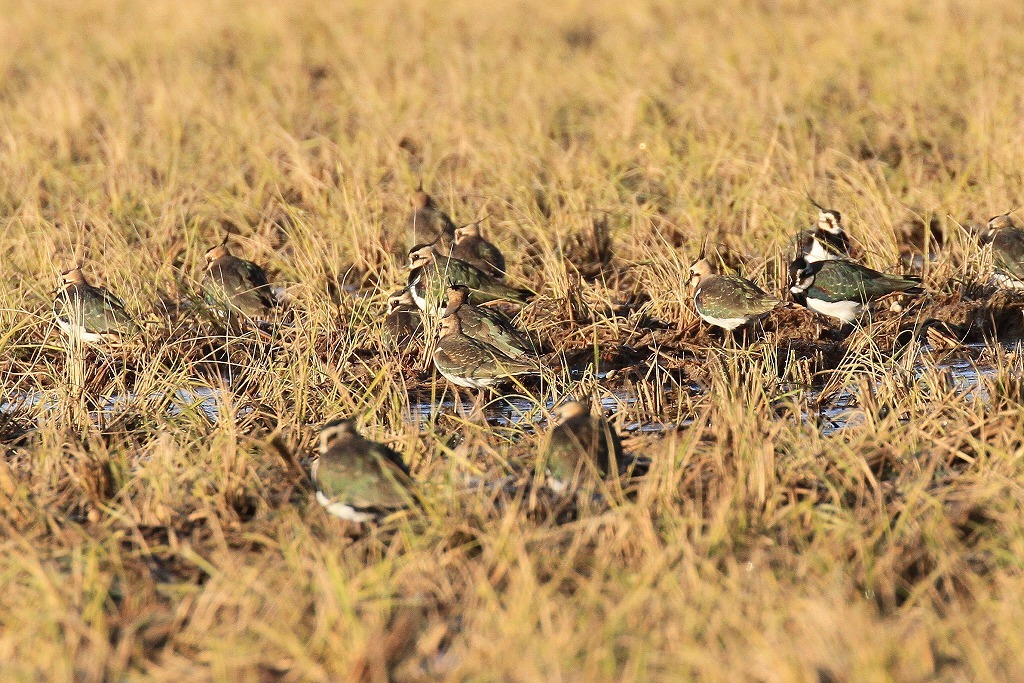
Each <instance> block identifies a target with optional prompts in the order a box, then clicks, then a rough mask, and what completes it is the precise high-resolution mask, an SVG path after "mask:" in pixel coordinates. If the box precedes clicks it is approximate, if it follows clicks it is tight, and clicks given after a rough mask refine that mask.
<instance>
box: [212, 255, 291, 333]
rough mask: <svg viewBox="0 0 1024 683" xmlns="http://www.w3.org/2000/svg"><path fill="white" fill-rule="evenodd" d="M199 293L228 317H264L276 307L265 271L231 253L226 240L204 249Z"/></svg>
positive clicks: (253, 318) (275, 300) (267, 316)
mask: <svg viewBox="0 0 1024 683" xmlns="http://www.w3.org/2000/svg"><path fill="white" fill-rule="evenodd" d="M203 293H204V295H205V297H206V302H207V304H209V305H210V306H211V307H213V308H214V310H216V311H217V312H218V313H220V314H221V315H222V316H223V317H225V318H229V319H230V318H238V317H239V316H242V317H245V318H248V319H250V320H257V321H260V320H268V319H270V318H271V317H272V315H273V312H274V310H275V308H276V307H277V299H276V297H275V296H274V292H273V291H272V290H271V288H270V283H269V282H268V281H267V274H266V273H264V272H263V269H262V268H260V267H259V266H258V265H256V264H255V263H253V262H252V261H246V260H245V259H242V258H238V257H237V256H235V255H233V254H232V253H231V252H230V251H229V250H228V246H227V244H218V245H217V246H215V247H212V248H211V249H209V250H208V251H207V252H206V273H205V275H204V276H203Z"/></svg>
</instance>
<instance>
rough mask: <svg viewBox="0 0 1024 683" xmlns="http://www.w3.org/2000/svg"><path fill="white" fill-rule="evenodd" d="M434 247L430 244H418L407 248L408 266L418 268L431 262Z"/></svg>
mask: <svg viewBox="0 0 1024 683" xmlns="http://www.w3.org/2000/svg"><path fill="white" fill-rule="evenodd" d="M433 260H434V247H433V246H432V245H430V244H419V245H416V246H415V247H413V248H412V249H410V250H409V268H410V269H413V268H420V267H422V266H425V265H427V264H428V263H431V262H433Z"/></svg>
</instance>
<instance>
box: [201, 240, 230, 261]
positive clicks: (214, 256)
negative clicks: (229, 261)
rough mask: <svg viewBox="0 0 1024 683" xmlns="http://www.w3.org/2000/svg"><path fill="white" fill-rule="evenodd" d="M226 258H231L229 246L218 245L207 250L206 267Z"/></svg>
mask: <svg viewBox="0 0 1024 683" xmlns="http://www.w3.org/2000/svg"><path fill="white" fill-rule="evenodd" d="M225 256H231V252H230V251H228V245H227V244H218V245H217V246H215V247H211V248H209V249H207V250H206V265H210V264H211V263H213V262H214V261H216V260H218V259H222V258H224V257H225Z"/></svg>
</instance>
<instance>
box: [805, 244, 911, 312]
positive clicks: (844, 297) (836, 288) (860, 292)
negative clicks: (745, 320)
mask: <svg viewBox="0 0 1024 683" xmlns="http://www.w3.org/2000/svg"><path fill="white" fill-rule="evenodd" d="M789 272H790V279H791V286H790V292H792V294H793V298H794V300H795V301H796V302H797V303H799V304H801V305H803V306H806V307H807V308H809V309H811V310H812V311H815V312H817V313H821V314H822V315H827V316H829V317H832V318H836V319H837V320H840V321H842V322H843V323H844V324H847V325H848V324H851V323H853V322H854V321H855V320H856V319H857V317H858V316H860V314H861V311H863V310H864V306H865V305H866V304H867V303H868V302H871V301H874V300H875V299H880V298H882V297H884V296H888V295H889V294H897V293H902V294H923V293H924V289H922V288H921V286H920V285H921V278H919V277H916V276H913V275H887V274H885V273H880V272H878V271H877V270H872V269H871V268H868V267H867V266H862V265H860V264H859V263H854V262H853V261H843V260H832V261H815V262H813V263H808V262H807V261H806V260H805V259H804V258H802V257H801V258H797V259H796V260H795V261H793V263H792V264H791V265H790V269H789Z"/></svg>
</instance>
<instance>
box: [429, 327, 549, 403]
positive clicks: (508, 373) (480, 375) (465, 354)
mask: <svg viewBox="0 0 1024 683" xmlns="http://www.w3.org/2000/svg"><path fill="white" fill-rule="evenodd" d="M432 358H433V361H434V367H436V368H437V371H438V372H439V373H441V375H442V376H443V377H444V378H445V379H447V380H448V381H449V382H451V383H452V384H454V385H456V386H459V387H465V388H467V389H476V390H477V391H479V392H480V394H481V396H482V394H483V390H484V389H486V388H489V387H493V386H494V385H495V384H498V383H499V382H501V381H503V380H506V379H509V378H512V377H517V376H520V375H530V374H538V373H540V371H541V367H540V363H539V361H538V362H528V361H524V360H518V359H516V358H512V357H511V356H508V355H507V354H504V353H502V352H501V351H499V350H498V349H496V348H494V347H493V346H491V345H490V344H485V343H483V342H481V341H478V340H476V339H473V338H471V337H468V336H466V334H465V333H464V332H463V331H462V323H461V322H460V321H459V316H458V315H456V314H455V311H454V310H452V309H451V308H450V307H449V308H448V309H447V310H446V311H445V315H444V316H443V317H442V318H441V334H440V337H439V338H438V340H437V347H436V348H435V349H434V354H433V356H432Z"/></svg>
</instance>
